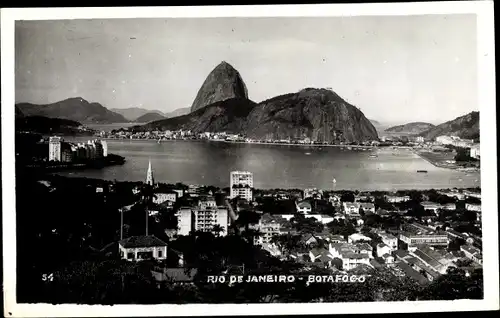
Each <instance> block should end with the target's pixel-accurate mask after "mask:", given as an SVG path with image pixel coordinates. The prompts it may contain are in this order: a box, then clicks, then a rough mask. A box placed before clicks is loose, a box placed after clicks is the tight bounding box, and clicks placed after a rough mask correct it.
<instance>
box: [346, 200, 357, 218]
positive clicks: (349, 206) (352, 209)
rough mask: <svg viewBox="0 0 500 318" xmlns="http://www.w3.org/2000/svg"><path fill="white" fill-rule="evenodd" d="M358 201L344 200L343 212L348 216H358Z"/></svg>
mask: <svg viewBox="0 0 500 318" xmlns="http://www.w3.org/2000/svg"><path fill="white" fill-rule="evenodd" d="M359 207H360V204H359V202H344V203H343V208H344V213H345V214H346V215H348V216H359Z"/></svg>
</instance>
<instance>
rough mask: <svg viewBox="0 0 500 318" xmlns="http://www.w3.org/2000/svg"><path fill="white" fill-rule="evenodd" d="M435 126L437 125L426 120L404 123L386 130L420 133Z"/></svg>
mask: <svg viewBox="0 0 500 318" xmlns="http://www.w3.org/2000/svg"><path fill="white" fill-rule="evenodd" d="M433 127H435V125H433V124H430V123H426V122H411V123H406V124H402V125H396V126H392V127H389V128H387V129H385V130H384V131H385V132H394V133H408V134H420V133H422V132H424V131H426V130H429V129H431V128H433Z"/></svg>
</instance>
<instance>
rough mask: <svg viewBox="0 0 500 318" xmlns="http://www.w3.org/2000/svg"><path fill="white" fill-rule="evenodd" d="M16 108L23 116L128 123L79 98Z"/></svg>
mask: <svg viewBox="0 0 500 318" xmlns="http://www.w3.org/2000/svg"><path fill="white" fill-rule="evenodd" d="M16 106H17V107H19V109H20V110H21V112H22V113H23V114H24V115H25V116H43V117H49V118H59V119H69V120H74V121H78V122H81V123H94V124H110V123H125V122H128V120H127V119H125V117H123V116H122V115H120V114H117V113H115V112H112V111H110V110H108V109H107V108H106V107H104V106H102V105H101V104H99V103H89V102H88V101H86V100H85V99H83V98H81V97H76V98H68V99H65V100H63V101H59V102H56V103H52V104H47V105H37V104H31V103H19V104H16Z"/></svg>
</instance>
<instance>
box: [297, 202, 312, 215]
mask: <svg viewBox="0 0 500 318" xmlns="http://www.w3.org/2000/svg"><path fill="white" fill-rule="evenodd" d="M295 205H296V208H297V212H298V213H302V214H309V213H311V212H312V206H311V203H309V202H308V201H300V202H297V203H295Z"/></svg>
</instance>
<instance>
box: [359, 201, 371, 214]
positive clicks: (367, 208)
mask: <svg viewBox="0 0 500 318" xmlns="http://www.w3.org/2000/svg"><path fill="white" fill-rule="evenodd" d="M359 209H360V210H361V209H362V210H363V212H365V213H375V204H373V203H360V204H359Z"/></svg>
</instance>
